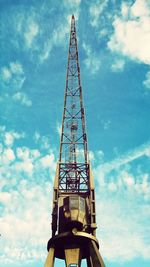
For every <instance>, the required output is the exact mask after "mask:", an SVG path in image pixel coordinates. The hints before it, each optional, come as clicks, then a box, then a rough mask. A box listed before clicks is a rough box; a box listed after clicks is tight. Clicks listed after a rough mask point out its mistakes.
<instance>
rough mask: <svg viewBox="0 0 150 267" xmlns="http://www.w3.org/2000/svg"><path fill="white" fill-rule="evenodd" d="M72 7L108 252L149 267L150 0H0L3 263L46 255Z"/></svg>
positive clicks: (126, 266) (33, 262)
mask: <svg viewBox="0 0 150 267" xmlns="http://www.w3.org/2000/svg"><path fill="white" fill-rule="evenodd" d="M72 14H75V18H76V28H77V34H78V47H79V58H80V67H81V82H82V86H83V94H84V105H85V109H86V125H87V132H88V141H89V150H90V157H91V163H92V167H93V173H94V179H95V185H96V199H97V224H98V230H97V237H98V239H99V242H100V250H101V254H102V256H103V258H104V261H105V263H106V266H107V267H119V266H121V267H135V266H136V267H149V266H150V228H149V220H150V205H149V204H150V184H149V182H150V134H149V133H150V26H149V25H150V1H149V0H124V1H123V0H93V1H90V0H62V1H61V0H56V1H52V0H30V1H27V0H0V189H1V193H0V202H1V203H0V214H1V219H0V234H1V236H0V267H5V266H7V267H21V266H24V267H33V266H37V267H42V266H43V265H44V261H45V259H46V255H47V251H46V245H47V240H48V239H49V237H50V223H51V221H50V220H51V202H52V185H53V178H54V175H55V167H56V162H57V159H58V151H59V138H60V126H61V118H62V110H63V98H64V88H65V77H66V66H67V56H68V43H69V31H70V19H71V15H72ZM61 266H63V265H61ZM57 267H60V263H57Z"/></svg>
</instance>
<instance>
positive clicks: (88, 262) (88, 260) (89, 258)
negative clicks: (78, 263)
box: [86, 256, 94, 267]
mask: <svg viewBox="0 0 150 267" xmlns="http://www.w3.org/2000/svg"><path fill="white" fill-rule="evenodd" d="M86 261H87V267H94V265H93V263H92V258H91V256H89V257H87V259H86Z"/></svg>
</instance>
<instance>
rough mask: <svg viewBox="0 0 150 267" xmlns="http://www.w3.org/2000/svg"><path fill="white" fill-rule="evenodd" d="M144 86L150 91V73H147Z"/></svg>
mask: <svg viewBox="0 0 150 267" xmlns="http://www.w3.org/2000/svg"><path fill="white" fill-rule="evenodd" d="M143 84H144V86H145V87H146V88H147V89H150V71H148V72H147V73H146V79H145V80H144V81H143Z"/></svg>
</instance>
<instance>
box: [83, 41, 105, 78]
mask: <svg viewBox="0 0 150 267" xmlns="http://www.w3.org/2000/svg"><path fill="white" fill-rule="evenodd" d="M83 49H84V50H85V53H86V59H85V60H84V64H85V66H86V68H87V69H88V70H89V71H90V73H91V74H93V75H94V74H96V73H97V72H98V71H99V69H100V65H101V61H100V59H99V58H98V56H97V55H96V53H94V52H93V51H92V49H91V47H90V45H87V44H85V43H83Z"/></svg>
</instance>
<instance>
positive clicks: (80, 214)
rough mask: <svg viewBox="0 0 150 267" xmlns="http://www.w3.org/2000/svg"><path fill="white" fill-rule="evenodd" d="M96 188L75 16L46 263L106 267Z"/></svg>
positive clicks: (71, 32)
mask: <svg viewBox="0 0 150 267" xmlns="http://www.w3.org/2000/svg"><path fill="white" fill-rule="evenodd" d="M96 228H97V225H96V209H95V191H94V181H93V176H92V171H91V166H90V162H89V158H88V144H87V135H86V127H85V112H84V106H83V96H82V86H81V80H80V66H79V57H78V45H77V36H76V27H75V17H74V15H72V18H71V29H70V41H69V52H68V65H67V75H66V87H65V97H64V109H63V118H62V130H61V138H60V153H59V161H58V163H57V168H56V176H55V180H54V191H53V207H52V237H51V238H50V240H49V241H48V245H47V248H48V256H47V260H46V263H45V267H53V266H54V260H55V258H60V259H64V260H65V263H66V267H71V266H72V267H75V266H78V267H80V266H81V260H82V259H86V260H87V266H88V267H103V266H104V263H103V260H102V257H101V255H100V253H99V250H98V248H99V243H98V240H97V239H96Z"/></svg>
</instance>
